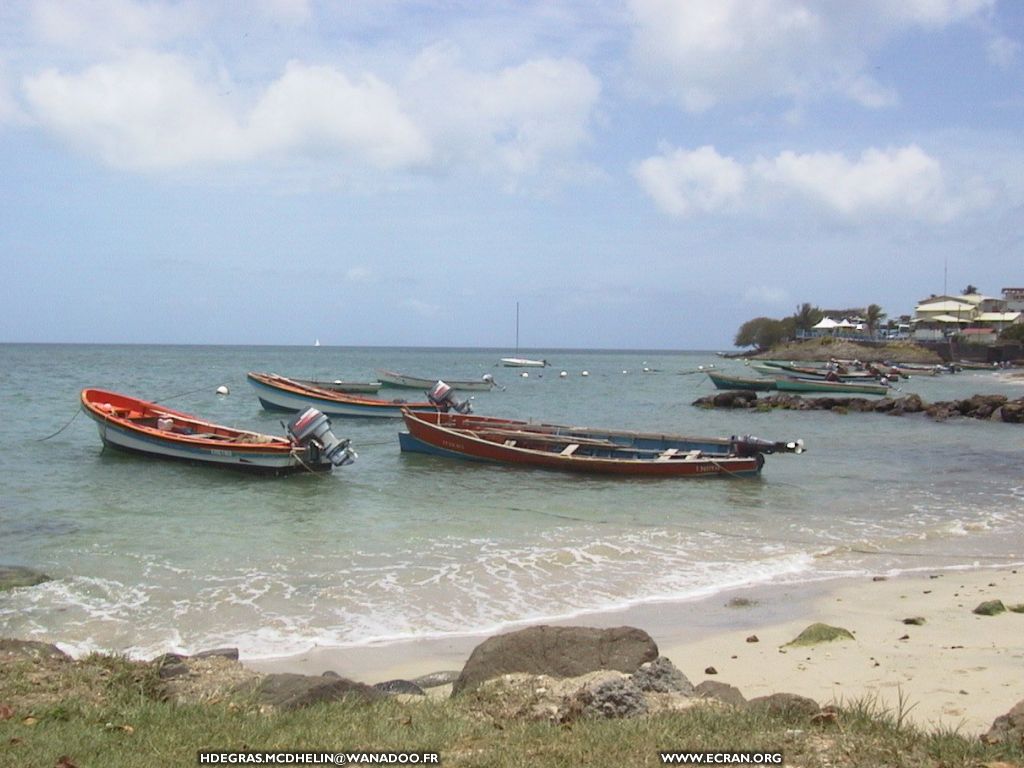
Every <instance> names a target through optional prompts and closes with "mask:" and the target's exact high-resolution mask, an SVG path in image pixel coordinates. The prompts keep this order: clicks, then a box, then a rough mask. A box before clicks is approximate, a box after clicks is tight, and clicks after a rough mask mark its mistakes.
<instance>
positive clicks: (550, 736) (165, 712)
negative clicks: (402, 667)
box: [0, 659, 1024, 768]
mask: <svg viewBox="0 0 1024 768" xmlns="http://www.w3.org/2000/svg"><path fill="white" fill-rule="evenodd" d="M59 677H60V679H59V680H56V679H50V680H48V681H43V682H41V681H39V680H38V679H36V680H35V684H36V687H37V689H38V690H37V691H35V692H34V693H32V692H30V693H29V694H26V686H27V684H28V683H29V682H30V681H31V679H32V668H31V666H30V665H26V666H24V667H22V668H19V665H9V668H8V669H3V670H0V704H4V702H13V704H12V706H13V707H14V709H15V712H14V716H13V717H10V718H9V719H6V720H0V766H2V767H3V768H8V766H10V768H55V766H58V765H59V761H60V760H61V758H66V762H65V765H67V764H68V763H70V764H71V765H74V766H78V768H129V767H135V766H140V767H141V766H145V767H146V768H152V767H153V766H195V765H197V764H198V763H197V754H198V752H199V751H200V750H206V749H213V750H218V751H221V750H229V751H233V750H303V751H309V750H315V751H320V750H326V751H332V752H333V751H337V750H344V751H352V750H371V751H380V750H411V751H420V752H422V751H436V752H439V753H440V754H441V764H442V765H445V766H460V767H476V766H479V767H480V768H484V767H485V766H486V767H487V768H505V767H507V768H513V766H514V767H516V768H519V767H520V766H526V765H528V766H542V767H543V766H566V767H568V766H595V767H596V768H622V767H623V766H657V765H660V764H661V763H660V759H659V756H658V753H659V751H660V750H699V751H709V750H712V751H717V750H722V751H737V750H738V751H774V750H781V751H782V752H783V753H784V754H785V756H786V763H787V764H788V765H792V766H804V767H805V768H825V767H826V766H828V767H829V768H837V767H840V766H850V767H851V768H860V767H863V768H886V767H887V766H894V767H896V766H898V767H899V768H918V767H924V766H935V767H938V766H941V767H942V768H958V767H963V768H967V767H968V766H970V767H971V768H975V767H976V766H980V765H982V764H984V763H986V762H995V761H1005V762H1009V763H1010V764H1017V765H1024V750H1022V749H1021V747H1020V746H1017V747H1005V746H990V745H984V744H982V743H981V742H980V740H978V739H977V738H967V737H964V736H962V735H960V734H958V733H956V732H954V731H948V730H947V731H938V732H931V733H925V732H922V731H919V730H917V729H915V728H912V727H910V726H909V725H908V724H907V714H908V713H909V712H910V711H911V709H912V707H911V706H910V705H908V704H906V703H905V702H902V701H901V703H900V705H899V707H898V710H897V711H887V710H885V709H883V708H881V707H879V706H878V705H877V702H875V701H873V700H861V701H854V702H851V703H847V704H844V705H843V706H842V707H840V708H838V709H837V710H836V713H835V715H834V716H830V717H827V718H825V719H824V720H823V721H822V722H820V723H814V722H812V721H810V720H809V719H807V718H806V717H785V716H773V715H769V714H767V713H765V712H763V711H757V710H732V709H729V708H725V707H717V706H711V705H701V706H695V707H693V708H691V709H689V710H686V711H683V712H674V713H663V714H659V715H656V716H652V717H648V718H641V719H635V720H578V721H575V722H572V723H569V724H565V725H559V724H556V723H549V722H537V721H526V720H501V719H496V718H495V717H493V716H488V715H486V714H484V713H485V712H489V711H490V712H497V711H500V706H499V705H495V706H493V707H488V706H487V704H488V702H487V701H486V696H487V693H486V691H485V692H481V693H479V694H477V695H474V696H472V697H470V696H467V697H462V698H460V699H456V700H449V699H443V700H441V699H430V700H426V701H420V702H414V703H402V702H399V701H397V700H394V699H385V700H383V701H379V702H375V703H372V704H366V703H359V702H354V701H347V702H339V703H334V704H322V705H317V706H314V707H310V708H308V709H304V710H300V711H296V712H279V713H266V712H262V711H260V708H259V707H258V706H257V705H256V703H255V702H254V701H252V700H246V699H237V700H234V701H221V702H219V703H215V704H192V705H176V704H173V703H171V702H167V701H161V700H159V699H157V698H154V696H155V695H156V691H157V690H158V687H157V682H158V681H157V680H156V679H155V678H154V677H153V675H152V674H151V673H149V672H147V671H146V670H145V669H144V668H143V667H140V666H138V665H134V664H132V663H130V662H126V661H124V660H119V659H108V660H106V661H100V660H97V659H92V660H90V662H89V663H88V664H85V665H84V666H83V667H79V665H67V669H66V670H63V671H62V672H61V674H60V675H59ZM47 686H49V688H50V689H51V690H52V691H55V690H57V689H58V688H59V689H60V690H61V691H63V693H64V694H66V695H64V696H62V697H60V698H53V697H49V696H45V695H37V696H36V697H35V698H34V699H25V698H22V697H23V696H24V695H30V694H31V695H35V694H42V693H47V691H45V690H43V689H45V688H47ZM16 691H21V692H22V693H21V694H16V693H15V692H16ZM26 701H35V702H37V703H36V704H34V705H32V706H31V707H27V706H26V704H25V702H26Z"/></svg>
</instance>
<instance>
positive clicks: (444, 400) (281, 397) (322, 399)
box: [247, 372, 470, 419]
mask: <svg viewBox="0 0 1024 768" xmlns="http://www.w3.org/2000/svg"><path fill="white" fill-rule="evenodd" d="M247 375H248V379H249V383H250V384H251V385H252V386H253V388H254V389H255V390H256V395H257V397H259V400H260V404H261V405H262V406H263V407H264V408H265V409H266V410H268V411H285V412H290V413H294V412H297V411H303V410H305V409H306V408H316V409H317V410H318V411H321V412H322V413H325V414H327V415H328V416H345V417H349V416H355V417H369V418H386V419H400V418H401V417H402V409H403V408H407V409H409V410H411V411H428V412H435V411H438V410H441V411H447V410H448V409H450V408H453V409H455V410H460V411H461V412H467V411H468V410H470V408H469V403H468V401H467V402H458V401H456V400H455V399H454V398H453V397H452V393H451V387H449V386H448V385H447V384H445V383H444V382H441V381H439V382H435V384H434V388H433V390H431V392H430V393H429V394H428V397H427V399H426V400H424V401H421V402H409V401H408V400H403V399H395V400H383V399H381V398H376V397H361V396H359V395H350V394H346V393H344V392H335V391H332V390H329V389H323V388H321V387H317V386H314V385H311V384H306V383H303V382H301V381H297V380H296V379H289V378H287V377H285V376H279V375H278V374H276V373H253V372H250V373H249V374H247Z"/></svg>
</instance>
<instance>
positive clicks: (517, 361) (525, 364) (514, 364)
mask: <svg viewBox="0 0 1024 768" xmlns="http://www.w3.org/2000/svg"><path fill="white" fill-rule="evenodd" d="M501 364H502V365H503V366H505V367H506V368H543V367H544V366H546V365H547V364H548V361H547V360H530V359H529V358H525V357H519V302H518V301H517V302H516V356H515V357H503V358H501ZM524 375H525V374H524Z"/></svg>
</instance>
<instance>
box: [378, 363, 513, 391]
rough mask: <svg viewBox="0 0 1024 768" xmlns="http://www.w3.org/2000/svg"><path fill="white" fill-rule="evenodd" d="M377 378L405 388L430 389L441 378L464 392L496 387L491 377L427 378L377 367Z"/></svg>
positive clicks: (386, 383)
mask: <svg viewBox="0 0 1024 768" xmlns="http://www.w3.org/2000/svg"><path fill="white" fill-rule="evenodd" d="M377 378H378V379H380V381H381V383H382V384H384V385H385V386H388V387H401V388H405V389H419V390H429V389H430V388H431V387H433V386H434V385H435V384H436V383H437V382H438V381H439V380H441V381H444V383H445V384H447V385H448V386H450V387H451V388H452V389H457V390H460V391H463V392H489V391H490V390H491V389H493V388H494V381H493V380H490V379H478V380H473V379H448V378H445V377H444V376H441V377H439V379H425V378H423V377H421V376H409V375H407V374H404V373H397V372H395V371H385V370H382V369H377Z"/></svg>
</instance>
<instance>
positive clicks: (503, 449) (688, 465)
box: [399, 410, 804, 477]
mask: <svg viewBox="0 0 1024 768" xmlns="http://www.w3.org/2000/svg"><path fill="white" fill-rule="evenodd" d="M402 416H403V418H404V419H405V426H406V429H407V430H408V431H407V432H401V433H399V443H400V445H401V448H402V450H403V451H407V452H414V453H426V454H431V455H434V456H443V457H447V458H458V459H468V460H472V461H485V462H492V463H499V464H518V465H523V466H528V467H539V468H542V469H558V470H565V471H569V472H587V473H597V474H609V475H631V476H650V477H708V476H723V477H742V476H752V475H757V474H758V473H759V472H760V471H761V467H762V466H763V464H764V454H766V453H802V452H803V450H804V447H803V441H802V440H796V441H793V442H786V443H778V442H771V441H768V440H762V439H760V438H756V437H750V436H747V437H730V438H715V437H683V436H679V435H662V434H649V433H643V432H631V431H620V430H609V429H592V428H587V427H569V426H561V425H556V424H533V423H530V422H525V421H516V420H512V419H496V418H487V417H483V416H472V415H467V414H457V413H439V412H435V413H416V412H413V411H409V410H407V411H405V412H404V413H403V414H402Z"/></svg>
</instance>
